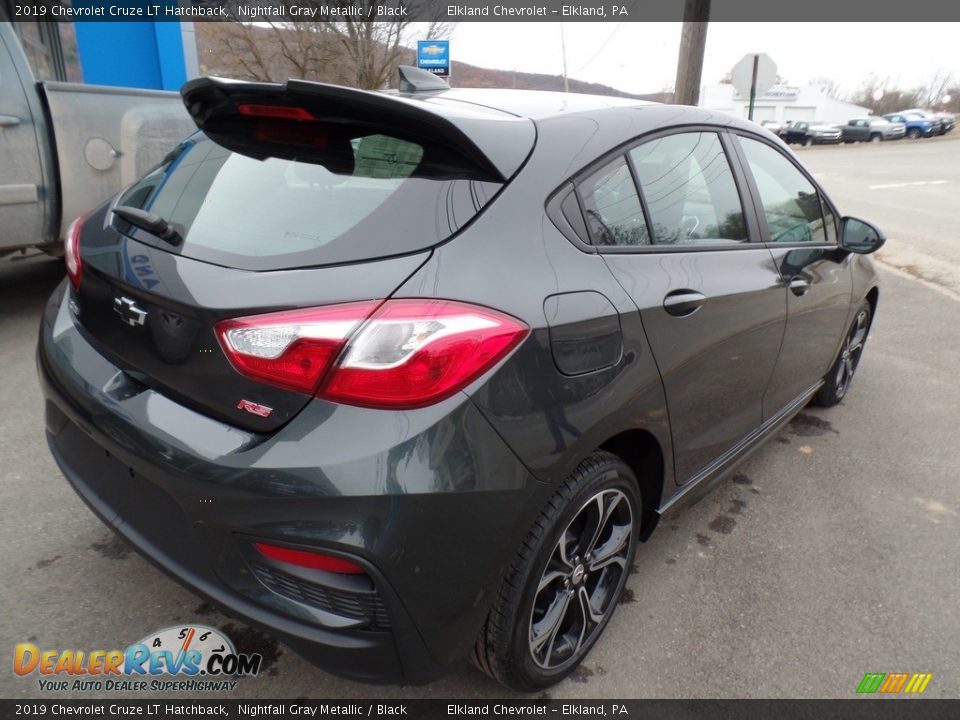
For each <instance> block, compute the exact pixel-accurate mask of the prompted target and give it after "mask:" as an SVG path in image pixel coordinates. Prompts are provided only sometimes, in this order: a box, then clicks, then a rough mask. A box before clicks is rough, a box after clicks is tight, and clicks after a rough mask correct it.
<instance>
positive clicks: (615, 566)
mask: <svg viewBox="0 0 960 720" xmlns="http://www.w3.org/2000/svg"><path fill="white" fill-rule="evenodd" d="M640 510H641V506H640V492H639V490H638V485H637V480H636V477H635V476H634V474H633V471H632V470H630V468H629V466H627V464H626V463H624V462H623V461H622V460H620V459H619V458H618V457H616V456H615V455H611V454H610V453H607V452H601V451H598V452H595V453H593V454H592V455H591V456H590V457H588V458H587V459H586V460H584V461H583V462H582V463H580V465H579V466H578V467H577V469H576V470H575V471H574V472H573V474H572V475H570V477H569V478H567V479H566V480H565V481H564V482H563V483H562V484H561V485H560V487H559V488H557V491H556V492H555V493H554V495H553V497H552V498H551V499H550V501H549V502H548V503H547V505H546V507H544V509H543V511H542V512H541V513H540V516H539V517H538V518H537V520H536V522H534V524H533V527H532V528H531V529H530V532H529V533H528V534H527V536H526V538H525V539H524V541H523V542H522V543H521V545H520V549H519V551H518V552H517V555H516V556H515V557H514V559H513V562H512V563H511V565H510V568H509V570H508V572H507V575H506V577H505V578H504V580H503V584H502V585H501V586H500V591H499V593H498V595H497V598H496V600H495V601H494V603H493V607H492V608H491V609H490V614H489V616H488V617H487V622H486V624H485V625H484V628H483V630H482V631H481V632H480V637H479V638H478V639H477V644H476V646H475V649H474V655H473V662H474V664H475V665H476V666H477V667H478V668H480V670H482V671H483V672H484V673H486V674H487V675H489V676H490V677H491V678H493V679H494V680H497V681H499V682H501V683H503V684H504V685H508V686H509V687H511V688H513V689H514V690H519V691H521V692H535V691H537V690H542V689H543V688H547V687H550V686H551V685H554V684H556V683H558V682H560V681H561V680H562V679H563V678H565V677H566V676H567V675H569V674H570V673H571V672H573V671H574V670H575V669H576V667H577V666H578V665H579V664H580V662H581V661H582V660H583V658H584V657H586V655H587V653H588V652H589V651H590V648H592V647H593V645H594V644H595V643H596V641H597V639H599V637H600V635H601V634H602V633H603V630H604V628H606V626H607V623H608V622H609V620H610V617H611V616H612V615H613V612H614V610H615V609H616V607H617V604H618V603H619V602H620V596H621V594H622V593H623V587H624V584H625V583H626V579H627V575H628V574H629V570H630V568H631V567H633V557H634V553H635V552H636V542H637V535H638V534H639V531H640V518H641V515H640Z"/></svg>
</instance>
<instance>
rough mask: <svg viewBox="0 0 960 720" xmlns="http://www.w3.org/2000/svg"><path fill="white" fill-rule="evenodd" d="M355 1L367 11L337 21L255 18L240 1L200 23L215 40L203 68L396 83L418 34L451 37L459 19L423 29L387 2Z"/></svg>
mask: <svg viewBox="0 0 960 720" xmlns="http://www.w3.org/2000/svg"><path fill="white" fill-rule="evenodd" d="M381 1H382V0H381ZM424 1H426V0H424ZM298 6H299V7H301V8H313V9H316V10H317V11H318V13H319V12H320V9H321V7H326V8H330V7H337V6H338V3H337V2H336V1H334V2H332V3H331V2H329V0H304V1H303V2H299V3H298ZM351 6H353V7H358V8H359V10H360V12H361V13H362V14H361V15H356V16H349V19H345V20H341V21H337V22H332V21H330V22H328V21H303V22H289V21H286V20H277V21H274V20H267V21H259V22H257V23H251V22H244V21H242V16H241V15H240V13H239V11H238V6H234V7H233V8H229V9H228V13H229V16H230V17H232V18H233V19H234V22H228V23H198V26H199V27H198V35H202V36H203V39H205V40H207V41H208V42H209V44H210V46H211V48H210V49H211V52H209V53H204V54H203V55H202V56H201V58H200V62H201V70H202V71H204V72H210V73H214V74H216V73H219V74H225V75H229V76H232V77H237V78H241V79H246V80H261V81H265V80H270V81H278V80H286V79H287V78H303V79H307V80H319V81H322V82H331V83H338V84H343V85H352V86H354V87H359V88H364V89H369V90H377V89H380V88H383V87H385V86H386V85H387V84H388V83H389V82H390V80H391V79H392V78H393V75H394V73H395V72H396V67H397V65H399V64H402V63H403V62H404V61H409V56H410V55H411V52H412V51H411V50H410V45H412V43H413V42H414V40H416V39H418V38H419V39H432V38H439V37H444V36H449V34H450V33H451V32H452V31H453V29H454V27H455V26H456V23H446V22H439V21H437V22H431V23H428V25H427V29H426V32H425V33H424V32H423V31H422V30H421V31H419V32H418V30H417V29H416V28H415V27H414V24H413V23H412V22H410V21H408V20H406V19H403V18H396V17H393V16H388V15H386V14H384V12H383V11H384V9H385V6H384V5H378V4H376V2H373V1H372V0H359V2H353V3H351ZM407 7H408V12H409V14H411V15H413V16H414V17H417V16H418V15H420V16H422V13H418V12H416V11H417V10H418V8H413V9H410V5H408V6H407ZM317 16H321V15H319V14H318V15H317ZM204 26H206V27H204Z"/></svg>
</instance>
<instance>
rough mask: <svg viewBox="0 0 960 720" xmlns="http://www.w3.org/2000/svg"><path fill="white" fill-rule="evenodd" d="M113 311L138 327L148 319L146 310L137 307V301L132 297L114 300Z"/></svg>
mask: <svg viewBox="0 0 960 720" xmlns="http://www.w3.org/2000/svg"><path fill="white" fill-rule="evenodd" d="M113 311H114V312H115V313H116V314H117V315H119V316H120V319H121V320H123V321H124V322H125V323H126V324H127V325H132V326H133V327H137V326H138V325H143V324H144V323H145V322H146V321H147V312H146V310H141V309H140V308H138V307H137V303H136V302H135V301H133V300H131V299H130V298H126V297H118V298H114V300H113Z"/></svg>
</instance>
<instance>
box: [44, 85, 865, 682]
mask: <svg viewBox="0 0 960 720" xmlns="http://www.w3.org/2000/svg"><path fill="white" fill-rule="evenodd" d="M401 72H402V75H403V82H402V90H401V92H399V93H386V92H384V93H378V92H365V91H360V90H355V89H349V88H344V87H336V86H329V85H321V84H316V83H310V82H302V81H289V82H287V83H285V84H256V83H243V82H234V81H226V80H218V79H209V78H201V79H198V80H194V81H191V82H189V83H188V84H187V85H186V86H185V87H184V89H183V97H184V101H185V103H186V106H187V108H188V109H189V111H190V113H191V115H192V116H193V118H194V119H195V121H196V123H197V126H198V128H199V130H198V131H197V132H196V133H195V134H193V135H192V136H190V137H189V138H187V139H186V140H185V141H184V142H183V143H181V144H180V145H179V146H178V147H176V148H175V149H174V150H173V151H171V152H170V153H169V154H168V155H167V156H166V158H165V159H164V160H163V162H162V163H160V164H159V165H158V166H157V167H156V168H154V169H153V170H152V171H151V172H149V173H148V174H147V175H146V177H144V178H143V179H141V180H140V181H138V182H137V183H135V184H134V185H132V186H131V187H129V188H127V189H125V190H124V191H123V192H121V193H120V194H119V195H117V196H116V197H114V198H112V199H111V200H109V201H108V202H106V203H105V204H103V205H101V206H100V207H98V208H96V209H94V210H93V211H91V212H90V213H89V214H88V215H86V216H85V217H83V218H80V219H78V220H77V221H76V222H75V223H74V224H73V226H72V227H71V229H70V232H69V236H68V237H67V240H66V253H67V254H66V260H67V268H68V275H69V278H68V279H67V280H65V281H64V283H63V284H62V285H61V286H60V287H59V288H58V289H57V290H56V291H55V292H54V294H53V296H52V297H51V299H50V301H49V304H48V305H47V307H46V311H45V313H44V316H43V321H42V327H41V329H40V343H39V351H38V364H39V372H40V375H41V378H42V381H43V385H44V388H45V395H46V399H47V402H46V430H47V438H48V441H49V445H50V448H51V450H52V452H53V455H54V457H55V458H56V460H57V462H58V463H59V465H60V467H61V468H62V470H63V473H64V475H65V476H66V477H67V479H68V480H69V482H70V483H71V485H72V486H73V487H74V489H75V490H76V491H77V492H78V493H79V494H80V496H81V497H82V498H83V499H84V500H85V501H86V503H87V504H88V505H89V506H90V507H91V508H92V509H93V511H94V512H95V513H96V514H97V515H99V516H100V517H101V519H102V520H103V521H104V522H105V523H106V524H108V525H109V526H111V527H112V528H113V529H114V530H115V531H116V532H118V533H119V534H120V535H121V536H123V537H124V538H126V539H127V540H128V541H129V542H130V543H132V544H133V545H134V546H135V547H136V548H137V549H138V550H139V551H140V552H141V553H142V554H143V555H145V556H146V557H147V558H149V559H150V560H152V561H153V562H154V563H155V564H156V565H158V566H159V567H160V568H162V569H163V570H165V571H166V572H168V573H169V574H171V575H172V576H174V577H175V578H177V579H178V580H179V581H180V582H182V583H184V584H185V585H187V586H188V587H190V588H191V589H193V590H194V591H195V592H197V593H198V594H200V595H202V596H204V597H206V598H208V599H210V600H212V601H213V602H215V603H216V604H218V605H219V606H221V607H222V608H224V609H225V610H226V611H228V612H229V613H230V614H232V615H235V616H239V617H241V618H243V619H244V620H245V621H246V622H248V623H250V624H251V625H254V626H256V627H259V628H263V629H266V630H267V631H269V632H270V633H272V634H274V635H275V636H276V637H278V638H281V639H282V640H283V641H284V642H285V643H287V644H288V645H289V646H291V647H292V648H294V649H296V650H297V651H298V652H299V653H301V654H303V655H304V656H305V657H308V658H310V659H311V660H313V661H314V662H316V663H318V664H319V665H321V666H322V667H324V668H326V669H328V670H330V671H331V672H334V673H337V674H340V675H343V676H347V677H352V678H360V679H365V680H372V681H390V682H413V683H419V682H426V681H429V680H431V679H433V678H436V677H438V676H440V675H441V674H443V673H444V672H445V671H447V670H449V669H451V668H455V667H458V666H459V665H460V664H461V663H463V662H464V661H466V660H467V659H468V658H472V659H473V661H474V662H475V664H476V665H477V666H478V667H480V668H481V669H482V670H483V671H484V672H486V673H488V674H489V675H491V676H492V677H494V678H496V679H497V680H500V681H502V682H504V683H506V684H508V685H510V686H512V687H514V688H517V689H520V690H535V689H538V688H543V687H546V686H549V685H551V684H552V683H555V682H557V681H558V680H560V679H561V678H563V677H564V676H566V675H567V674H569V673H570V672H571V671H572V670H573V669H574V668H575V667H576V665H577V664H578V663H579V662H580V661H581V660H582V659H583V657H584V655H585V654H586V653H587V652H588V651H589V650H590V648H591V647H592V646H593V645H594V643H596V642H597V640H598V638H599V637H600V635H601V633H602V632H603V629H604V627H605V626H606V624H607V622H608V621H609V620H610V617H611V614H612V613H613V611H614V609H615V608H616V606H617V602H618V600H619V599H620V595H621V593H622V591H623V587H624V582H625V580H626V577H627V574H628V573H629V571H630V570H631V568H632V565H633V558H634V553H635V552H636V548H637V544H638V541H642V540H645V539H646V538H647V537H648V536H649V535H650V533H651V532H652V531H653V529H654V527H655V526H656V524H657V521H658V519H659V518H660V517H661V516H662V515H664V514H666V513H669V512H671V511H674V510H675V509H676V508H678V507H680V506H681V505H683V504H685V503H686V502H689V501H690V500H692V499H694V498H695V497H697V496H698V495H700V494H702V493H703V491H704V490H705V489H706V488H707V487H709V486H711V485H712V484H714V483H715V482H716V481H717V480H719V479H721V478H723V477H725V476H726V475H727V474H728V473H729V472H730V470H731V469H732V468H733V467H734V466H735V465H736V464H737V463H738V462H739V461H741V460H742V459H743V458H744V457H745V456H746V455H747V454H748V453H750V451H751V450H753V449H754V448H756V447H757V446H758V445H759V444H760V443H761V442H762V441H764V440H765V439H767V438H769V437H771V435H773V434H774V433H776V431H777V430H778V429H779V428H780V427H782V426H783V425H784V423H786V422H787V421H789V420H790V419H791V417H792V416H793V415H794V414H795V413H796V412H797V411H798V410H800V409H801V408H802V407H804V406H805V405H806V404H807V403H808V402H810V401H814V402H817V403H819V404H821V405H833V404H835V403H837V402H839V401H840V400H841V399H842V398H843V397H844V394H845V393H846V392H847V389H848V388H849V386H850V382H851V379H852V378H853V374H854V371H855V370H856V369H857V364H858V361H859V359H860V356H861V353H862V352H863V347H864V341H865V339H866V336H867V333H868V331H869V329H870V322H871V319H872V318H873V316H874V314H875V313H876V308H877V299H878V290H877V279H876V275H875V272H874V269H873V266H872V264H871V262H870V260H869V259H868V258H867V257H866V254H867V253H869V252H871V251H873V250H874V249H876V248H877V247H879V245H880V244H881V243H882V242H883V237H882V235H881V234H880V233H879V231H877V230H876V229H875V228H873V227H872V226H871V225H869V224H867V223H864V222H862V221H859V220H855V219H852V218H841V217H840V215H839V213H838V212H837V210H836V208H835V206H834V205H833V203H832V202H831V201H830V200H829V198H828V197H827V196H826V194H825V193H824V192H823V190H822V189H821V188H820V187H819V186H818V185H817V183H816V182H815V180H814V179H813V178H812V177H811V175H810V174H809V173H808V172H807V171H806V170H805V169H804V168H803V166H802V165H801V164H800V163H799V162H798V161H797V159H796V158H795V157H794V156H793V155H792V154H791V152H790V151H789V150H788V149H787V147H786V146H785V145H784V144H783V143H782V142H781V141H780V140H778V139H777V138H775V137H774V136H773V135H772V134H770V133H769V132H767V131H765V130H763V129H762V128H760V127H759V126H756V125H754V124H752V123H747V122H744V121H740V120H737V119H734V118H732V117H729V116H727V115H723V114H718V113H715V112H710V111H706V110H702V109H697V108H691V107H676V106H668V105H657V104H644V103H638V102H635V101H627V100H619V99H611V98H601V97H591V96H580V95H565V94H559V93H538V92H524V91H499V90H459V89H458V90H450V89H447V88H446V87H445V86H443V85H442V84H441V83H439V82H438V81H436V80H434V79H432V78H430V77H428V78H424V77H423V76H422V75H420V74H419V73H418V72H417V71H415V70H409V69H402V71H401Z"/></svg>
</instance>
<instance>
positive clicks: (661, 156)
mask: <svg viewBox="0 0 960 720" xmlns="http://www.w3.org/2000/svg"><path fill="white" fill-rule="evenodd" d="M630 157H631V158H632V160H633V163H634V167H635V168H636V171H637V179H638V180H639V182H640V189H641V191H642V193H643V198H644V200H645V201H646V203H647V209H648V210H649V212H650V222H651V224H652V225H653V238H654V243H656V244H658V245H728V244H731V243H741V242H746V240H747V228H746V225H745V223H744V217H743V207H742V206H741V204H740V195H739V193H738V192H737V185H736V183H735V182H734V179H733V173H732V172H731V170H730V164H729V163H728V162H727V156H726V154H725V153H724V151H723V146H722V145H721V144H720V138H719V136H718V135H717V134H716V133H712V132H692V133H680V134H677V135H667V136H666V137H661V138H657V139H656V140H651V141H649V142H645V143H643V144H642V145H639V146H637V147H635V148H634V149H633V150H631V151H630Z"/></svg>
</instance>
